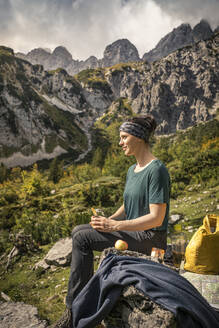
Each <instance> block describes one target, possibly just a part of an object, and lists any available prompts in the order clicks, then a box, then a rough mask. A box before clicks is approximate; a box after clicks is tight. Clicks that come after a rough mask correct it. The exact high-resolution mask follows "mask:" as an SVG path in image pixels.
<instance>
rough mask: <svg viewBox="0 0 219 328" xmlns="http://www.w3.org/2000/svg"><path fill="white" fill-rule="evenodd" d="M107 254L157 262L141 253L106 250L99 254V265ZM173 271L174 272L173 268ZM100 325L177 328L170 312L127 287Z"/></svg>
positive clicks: (134, 289)
mask: <svg viewBox="0 0 219 328" xmlns="http://www.w3.org/2000/svg"><path fill="white" fill-rule="evenodd" d="M109 253H115V254H117V255H125V256H135V257H139V258H146V259H153V260H154V261H158V260H157V259H156V258H155V259H154V258H151V257H150V256H147V255H144V254H141V253H137V252H133V251H124V252H121V251H118V250H116V249H115V248H107V249H105V250H104V251H103V252H102V254H101V259H100V263H101V261H102V260H103V259H104V257H105V256H107V255H108V254H109ZM165 265H167V264H165ZM167 266H169V265H167ZM171 268H172V267H171ZM173 269H174V270H175V268H174V267H173ZM176 271H177V270H176ZM102 325H103V327H104V328H116V327H123V328H130V327H133V328H145V327H150V328H157V327H161V328H177V322H176V318H175V316H174V314H173V313H172V312H170V311H168V310H166V309H164V308H163V307H161V306H160V305H158V304H156V303H154V302H153V301H152V300H151V299H150V298H149V297H146V296H145V295H144V294H143V293H142V292H140V291H138V290H137V289H136V288H135V287H134V286H127V287H125V288H124V289H123V291H122V294H121V295H120V297H119V300H118V302H117V303H116V304H115V306H114V307H113V309H112V311H111V312H110V313H109V314H108V315H107V316H106V317H105V318H104V320H103V321H102Z"/></svg>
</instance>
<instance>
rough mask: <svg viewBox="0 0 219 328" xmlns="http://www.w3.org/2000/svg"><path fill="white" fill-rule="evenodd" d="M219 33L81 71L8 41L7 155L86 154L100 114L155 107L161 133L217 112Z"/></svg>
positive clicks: (0, 107)
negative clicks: (46, 65)
mask: <svg viewBox="0 0 219 328" xmlns="http://www.w3.org/2000/svg"><path fill="white" fill-rule="evenodd" d="M218 43H219V34H215V35H214V36H213V37H212V38H210V39H208V40H206V41H200V42H198V43H196V44H194V45H193V46H187V47H184V48H183V49H179V50H176V51H175V52H173V53H171V54H170V55H168V56H167V57H165V58H162V59H161V60H160V61H156V62H154V63H151V64H150V63H147V62H141V61H136V62H133V63H126V64H117V65H114V66H112V67H107V68H98V69H88V70H85V71H82V72H80V73H79V74H78V75H76V76H75V77H72V76H70V75H69V74H68V73H67V72H66V71H65V70H63V69H57V70H54V71H49V72H48V71H45V70H44V69H43V66H41V65H32V64H30V63H29V62H27V61H25V60H22V59H20V58H17V57H15V56H14V53H13V50H12V49H8V48H6V47H1V48H0V64H1V65H0V114H1V116H0V140H1V141H0V161H1V162H2V163H4V164H5V165H7V166H9V167H13V166H17V165H20V166H27V165H30V164H32V163H34V162H36V161H38V160H42V159H49V158H53V157H56V156H58V155H62V156H67V157H68V158H71V161H77V160H81V159H83V157H84V156H86V154H87V153H88V152H89V151H91V149H92V127H93V125H94V123H95V121H96V120H97V119H98V118H101V117H102V116H103V115H105V114H107V113H108V115H109V116H110V115H111V114H110V113H113V112H117V113H118V115H121V114H122V112H121V106H120V104H121V101H123V102H126V103H127V104H128V105H129V108H130V109H131V111H132V113H133V114H135V113H141V114H144V113H150V114H152V115H154V117H155V119H156V120H157V122H158V128H157V133H158V134H168V133H174V132H175V131H177V130H179V129H186V128H188V127H190V126H193V125H195V124H197V123H199V122H204V121H207V120H209V119H211V118H213V117H214V115H215V113H216V110H217V108H218V67H219V65H218Z"/></svg>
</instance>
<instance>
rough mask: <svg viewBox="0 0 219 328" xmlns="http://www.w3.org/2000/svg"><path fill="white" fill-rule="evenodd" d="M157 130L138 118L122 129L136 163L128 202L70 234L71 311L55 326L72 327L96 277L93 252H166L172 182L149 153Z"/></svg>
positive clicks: (123, 140) (127, 187) (128, 185)
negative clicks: (120, 247)
mask: <svg viewBox="0 0 219 328" xmlns="http://www.w3.org/2000/svg"><path fill="white" fill-rule="evenodd" d="M155 128H156V122H155V120H154V119H153V118H152V117H151V116H144V117H134V118H132V119H129V120H127V121H126V122H124V123H123V124H122V125H121V126H120V142H119V144H120V146H121V147H122V149H123V151H124V153H125V155H126V156H135V159H136V164H134V165H132V166H131V167H130V168H129V170H128V173H127V180H126V185H125V190H124V203H123V204H122V206H121V207H120V208H119V209H118V210H117V211H116V212H115V213H114V214H112V215H111V216H110V217H108V218H106V217H104V216H92V217H91V222H90V224H83V225H79V226H77V227H75V228H74V230H73V233H72V262H71V273H70V278H69V285H68V294H67V297H66V305H67V311H66V312H65V314H64V317H63V318H62V319H61V320H60V322H62V323H63V325H61V324H60V323H59V324H58V325H56V327H71V311H70V309H71V305H72V302H73V299H74V298H75V297H76V296H77V295H78V293H79V292H80V291H81V290H82V288H83V287H84V286H85V285H86V283H87V282H88V281H89V279H90V278H91V277H92V275H93V251H94V250H96V251H102V250H104V249H105V248H108V247H113V246H114V245H115V242H116V241H117V240H118V239H122V240H125V241H126V242H127V243H128V249H129V250H133V251H138V252H141V253H145V254H147V255H150V253H151V249H152V247H158V248H162V249H166V243H167V224H168V213H169V199H170V179H169V174H168V171H167V169H166V167H165V166H164V164H163V163H162V162H161V161H160V160H158V159H157V158H156V157H155V156H154V155H153V154H152V153H151V151H150V147H149V138H150V136H151V134H152V133H153V132H154V130H155Z"/></svg>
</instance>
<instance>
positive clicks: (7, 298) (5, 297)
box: [1, 292, 11, 302]
mask: <svg viewBox="0 0 219 328" xmlns="http://www.w3.org/2000/svg"><path fill="white" fill-rule="evenodd" d="M1 298H3V300H5V301H6V302H10V301H11V298H10V297H9V296H8V295H6V294H5V293H4V292H1Z"/></svg>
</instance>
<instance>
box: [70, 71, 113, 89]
mask: <svg viewBox="0 0 219 328" xmlns="http://www.w3.org/2000/svg"><path fill="white" fill-rule="evenodd" d="M104 73H105V69H104V68H97V69H91V68H90V69H85V70H83V71H81V72H79V73H78V74H77V75H75V78H76V79H77V80H78V81H80V82H82V83H84V84H85V85H86V86H87V87H88V88H92V89H96V90H98V89H99V90H103V91H105V92H106V93H108V94H111V93H112V90H111V87H110V85H109V84H108V82H107V81H106V79H105V75H104Z"/></svg>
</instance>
